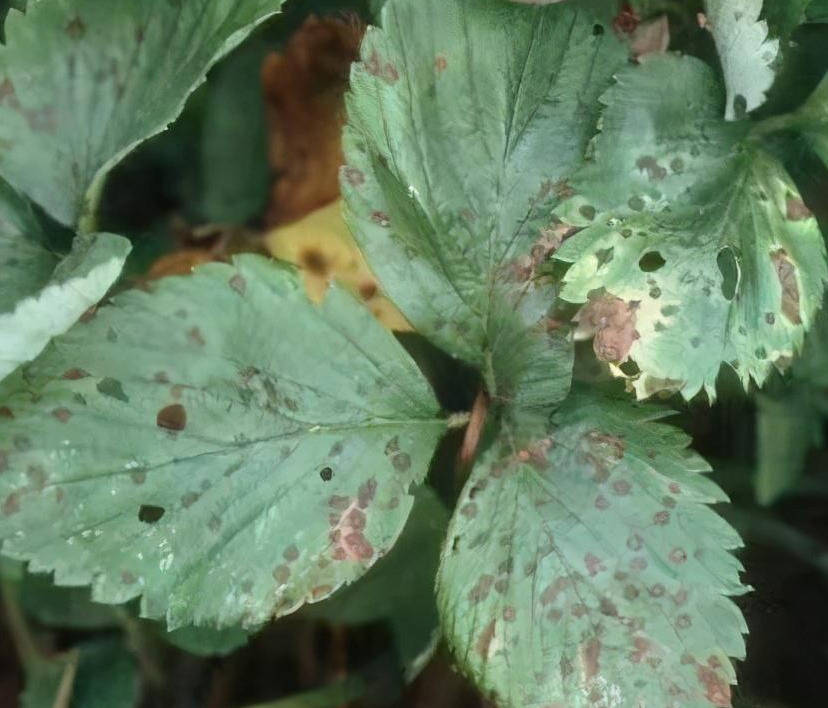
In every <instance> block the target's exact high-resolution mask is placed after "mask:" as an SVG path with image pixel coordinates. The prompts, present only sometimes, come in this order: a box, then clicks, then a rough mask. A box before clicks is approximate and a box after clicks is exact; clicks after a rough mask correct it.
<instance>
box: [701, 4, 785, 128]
mask: <svg viewBox="0 0 828 708" xmlns="http://www.w3.org/2000/svg"><path fill="white" fill-rule="evenodd" d="M705 8H706V9H707V21H708V22H709V27H710V31H711V32H712V33H713V40H714V41H715V43H716V49H717V50H718V52H719V59H720V60H721V64H722V72H723V73H724V79H725V88H726V89H727V103H726V107H725V117H726V118H727V119H728V120H734V119H736V118H742V117H744V115H745V114H746V113H748V112H749V111H752V110H753V109H754V108H758V107H759V106H761V105H762V104H763V103H764V102H765V92H766V91H767V90H768V89H769V88H770V87H771V84H773V80H774V76H775V72H774V68H773V63H774V60H775V59H776V57H777V54H778V53H779V40H777V39H768V23H767V22H766V21H765V20H760V19H759V14H760V12H761V10H762V0H705Z"/></svg>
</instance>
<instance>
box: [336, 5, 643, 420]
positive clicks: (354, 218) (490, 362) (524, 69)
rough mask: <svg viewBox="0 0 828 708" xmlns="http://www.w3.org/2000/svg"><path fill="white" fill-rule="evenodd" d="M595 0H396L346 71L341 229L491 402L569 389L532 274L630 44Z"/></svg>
mask: <svg viewBox="0 0 828 708" xmlns="http://www.w3.org/2000/svg"><path fill="white" fill-rule="evenodd" d="M599 4H600V5H601V6H602V7H605V10H604V11H603V12H597V13H596V11H590V10H585V9H583V8H581V7H579V6H578V3H562V4H557V5H553V6H549V7H532V6H525V5H519V4H512V3H503V2H489V1H488V0H425V1H423V0H416V1H415V0H392V1H391V2H389V3H387V4H386V5H385V6H384V8H383V13H382V19H381V24H382V27H383V29H382V30H379V29H376V28H374V29H370V30H369V31H368V32H367V34H366V36H365V40H364V42H363V46H362V62H361V63H359V64H356V65H355V66H354V69H353V71H352V76H351V92H350V94H349V95H348V99H347V105H348V124H347V125H346V128H345V153H346V161H347V166H346V167H345V168H343V171H342V179H341V184H342V191H343V196H344V197H345V200H346V204H347V206H348V212H347V218H348V221H349V224H350V226H351V229H352V231H353V232H354V235H355V238H356V240H357V241H358V243H359V245H360V247H361V248H362V251H363V253H364V254H365V256H366V259H367V260H368V264H369V266H370V267H371V270H372V271H373V272H374V273H375V274H376V275H377V277H378V278H379V280H380V283H381V285H382V287H383V288H384V290H385V291H386V292H387V293H388V295H389V297H390V298H391V300H392V301H393V302H394V303H395V304H396V305H397V306H398V307H399V308H400V310H401V311H402V313H403V315H404V316H405V317H406V319H407V320H408V321H409V322H410V323H411V324H412V326H413V327H414V328H415V330H417V331H418V332H420V333H421V334H423V335H425V336H426V337H428V338H429V339H431V340H432V341H433V342H434V343H436V344H437V345H438V346H440V347H441V348H443V349H444V350H446V351H447V352H449V353H450V354H452V355H454V356H456V357H458V358H461V359H464V360H465V361H467V362H469V363H470V364H472V365H474V366H476V367H478V368H479V369H481V370H482V371H483V374H484V377H485V380H486V385H487V388H488V391H489V392H490V393H491V394H492V396H493V397H494V398H495V399H496V400H515V399H521V398H523V397H530V398H532V401H531V405H537V406H539V407H543V406H548V405H553V404H554V403H555V402H557V401H559V400H560V399H561V398H562V397H563V396H564V395H565V393H566V390H567V387H568V383H569V371H570V368H571V353H570V350H569V349H568V347H567V346H565V345H563V344H561V343H560V340H561V339H562V338H561V337H560V334H559V333H558V332H556V331H555V330H556V326H557V323H554V322H551V321H550V320H549V318H548V317H547V314H548V313H547V310H548V308H549V306H550V305H551V303H552V301H553V299H554V291H553V290H551V288H549V287H546V286H545V285H544V283H543V280H542V279H541V278H538V277H537V276H538V272H537V271H538V267H539V266H540V265H541V264H542V263H543V262H544V261H545V260H546V259H547V257H548V256H549V255H550V254H551V253H552V252H553V251H554V249H555V248H556V247H557V245H559V244H560V241H561V239H562V238H563V237H564V235H565V234H561V233H559V232H558V231H556V227H557V226H558V223H557V222H556V221H555V220H554V219H553V218H552V217H551V210H552V208H554V206H555V205H557V204H558V203H559V202H560V200H561V199H562V197H564V196H565V195H567V194H568V192H569V187H568V184H567V178H568V177H569V176H570V175H571V174H572V173H573V172H574V171H575V169H576V168H577V167H578V166H579V165H580V164H581V162H582V159H583V153H584V150H585V148H586V146H587V143H588V141H589V139H590V138H591V137H592V135H593V133H594V130H595V124H596V122H597V119H598V112H599V109H600V104H599V103H598V100H597V99H598V96H599V95H600V94H601V93H603V91H604V90H605V89H606V88H607V87H608V86H609V85H610V83H611V79H612V75H613V73H614V72H615V71H617V70H618V69H619V68H620V67H622V66H623V65H624V63H625V62H626V61H627V59H628V56H629V48H628V47H627V46H626V45H625V44H624V43H623V42H622V41H621V40H620V39H619V38H618V37H616V35H615V33H614V32H613V31H612V29H611V20H612V16H613V15H614V14H615V12H616V11H617V8H616V3H614V2H607V3H603V4H601V3H591V5H599ZM504 27H508V28H509V31H508V32H504V31H503V28H504ZM522 403H524V404H525V405H528V404H529V402H528V401H523V402H522Z"/></svg>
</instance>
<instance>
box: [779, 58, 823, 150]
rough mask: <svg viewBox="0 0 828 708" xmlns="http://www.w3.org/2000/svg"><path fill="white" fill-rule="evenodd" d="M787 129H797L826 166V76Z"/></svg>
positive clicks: (788, 124)
mask: <svg viewBox="0 0 828 708" xmlns="http://www.w3.org/2000/svg"><path fill="white" fill-rule="evenodd" d="M785 118H787V119H788V123H787V127H792V128H796V129H798V130H799V131H800V132H801V133H802V135H803V136H804V138H805V140H806V141H807V143H808V145H810V147H811V148H812V149H813V151H814V152H815V153H816V154H817V155H819V157H820V158H821V159H822V161H823V162H824V163H825V165H826V166H828V74H826V76H825V78H824V79H822V81H821V82H820V84H819V86H817V88H816V90H815V91H814V92H813V93H812V94H811V96H810V97H809V98H808V100H807V101H806V102H805V104H804V105H803V106H802V107H801V108H800V109H799V110H798V111H796V112H795V113H794V114H793V116H791V117H783V120H784V119H785Z"/></svg>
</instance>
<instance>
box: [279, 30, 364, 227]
mask: <svg viewBox="0 0 828 708" xmlns="http://www.w3.org/2000/svg"><path fill="white" fill-rule="evenodd" d="M363 31H364V27H363V26H362V25H361V24H360V22H359V20H357V19H356V18H354V19H349V18H346V19H340V18H322V19H319V18H317V17H314V16H311V17H309V18H308V19H307V20H306V21H305V23H304V24H303V25H302V27H300V28H299V30H298V31H297V32H296V33H295V34H294V35H293V37H291V39H290V41H289V42H288V43H287V45H286V46H285V47H284V49H283V50H282V52H280V53H275V52H274V53H273V54H270V55H269V56H268V57H267V58H266V60H265V62H264V65H263V66H262V87H263V91H264V96H265V104H266V107H267V118H268V126H269V159H270V164H271V167H272V168H273V170H274V172H275V174H276V175H277V177H276V180H275V183H274V185H273V190H272V195H271V203H270V208H269V211H268V214H267V216H266V222H267V223H268V224H269V225H271V226H273V225H276V224H284V223H288V222H291V221H294V220H296V219H299V218H301V217H303V216H304V215H305V214H307V213H309V212H311V211H313V210H314V209H318V208H319V207H321V206H324V205H325V204H329V203H330V202H332V201H333V200H335V199H336V198H337V197H338V196H339V183H338V173H339V166H340V165H341V164H342V163H343V161H344V159H343V156H342V145H341V137H340V134H341V132H342V126H343V123H344V115H345V108H344V94H345V89H346V88H347V83H348V73H349V70H350V66H351V63H352V62H353V61H355V60H356V59H357V58H358V56H359V43H360V40H361V39H362V34H363Z"/></svg>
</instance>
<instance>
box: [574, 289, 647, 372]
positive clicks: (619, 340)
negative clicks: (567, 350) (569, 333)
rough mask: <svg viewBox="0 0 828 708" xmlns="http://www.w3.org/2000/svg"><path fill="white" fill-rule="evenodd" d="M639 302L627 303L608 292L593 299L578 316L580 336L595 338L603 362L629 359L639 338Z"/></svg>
mask: <svg viewBox="0 0 828 708" xmlns="http://www.w3.org/2000/svg"><path fill="white" fill-rule="evenodd" d="M637 309H638V303H632V302H629V303H628V302H624V300H621V299H620V298H617V297H613V296H611V295H605V296H603V297H600V298H596V299H594V300H591V301H590V302H588V303H587V304H586V305H584V306H583V307H582V308H581V309H580V310H579V311H578V314H576V315H575V317H574V321H575V322H577V323H578V328H577V329H576V331H575V338H576V339H589V338H590V337H594V339H593V342H592V346H593V349H594V350H595V355H596V356H597V357H598V359H600V360H601V361H607V362H612V363H615V364H621V363H623V362H625V361H627V359H628V357H629V353H630V349H631V348H632V345H633V344H634V343H635V342H636V340H637V339H638V338H639V334H638V331H637V330H636V329H635V320H636V310H637Z"/></svg>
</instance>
